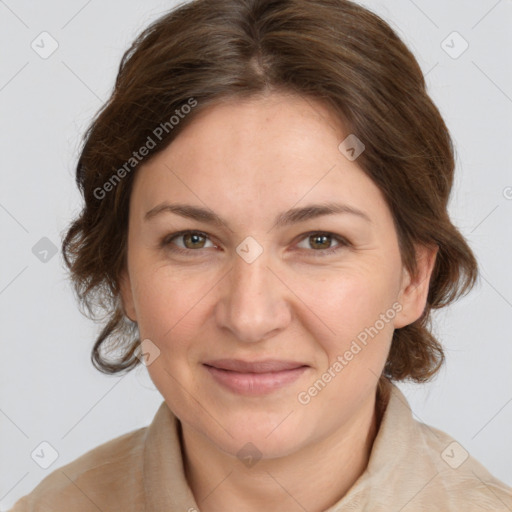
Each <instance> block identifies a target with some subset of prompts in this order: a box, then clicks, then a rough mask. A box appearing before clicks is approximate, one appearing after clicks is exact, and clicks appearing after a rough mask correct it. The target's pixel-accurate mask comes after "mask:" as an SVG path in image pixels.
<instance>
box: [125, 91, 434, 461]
mask: <svg viewBox="0 0 512 512" xmlns="http://www.w3.org/2000/svg"><path fill="white" fill-rule="evenodd" d="M347 135H349V134H348V133H345V132H344V129H343V126H341V125H340V124H339V122H337V120H336V119H334V118H333V117H332V116H331V114H330V112H329V111H328V110H327V109H326V108H325V107H324V106H322V105H321V104H320V103H316V102H314V101H311V100H308V101H305V100H304V99H302V98H300V97H297V96H291V95H290V96H287V95H281V94H276V93H274V94H272V95H270V96H267V97H265V98H259V99H255V100H251V101H243V102H242V101H236V102H232V103H222V104H217V105H215V106H213V107H209V108H208V109H207V110H204V111H203V112H201V113H200V114H199V115H198V117H196V119H194V121H193V122H191V124H190V125H188V126H187V127H186V128H185V130H184V131H183V132H182V133H181V134H180V135H179V136H178V137H177V138H176V139H175V140H174V141H173V142H172V144H171V145H169V146H168V147H167V148H166V149H165V150H164V151H162V152H161V153H159V154H158V155H156V156H155V157H154V158H153V159H152V160H150V161H148V162H147V163H146V164H144V165H143V166H142V167H140V168H139V169H138V171H137V175H136V177H135V181H134V184H133V190H132V196H131V202H130V216H129V236H128V265H127V271H126V273H125V275H124V277H123V281H122V298H123V305H124V308H125V311H126V314H127V315H128V316H129V317H130V318H131V319H132V320H134V321H136V322H137V323H138V327H139V332H140V337H141V340H150V341H149V342H147V341H146V342H144V343H146V344H148V343H149V345H147V347H150V348H149V349H148V352H149V353H150V356H149V357H150V360H149V363H150V364H149V365H148V371H149V373H150V376H151V378H152V380H153V382H154V383H155V386H156V387H157V388H158V389H159V391H160V392H161V393H162V395H163V397H164V399H165V400H166V402H167V404H168V405H169V407H170V408H171V410H172V411H173V412H174V414H175V415H176V416H177V417H178V418H179V419H180V420H181V421H182V423H183V424H184V425H185V426H186V427H187V428H191V429H193V430H194V431H196V432H199V433H201V434H202V435H204V436H205V437H206V438H207V439H208V440H210V441H211V442H212V443H213V444H214V445H215V446H217V447H218V448H219V449H221V450H223V451H224V452H227V453H231V454H236V453H237V452H238V450H240V448H241V447H242V446H243V445H245V443H247V442H252V443H253V444H254V445H255V446H257V447H258V449H259V450H260V451H261V452H262V453H263V454H264V456H265V457H278V456H282V455H286V454H289V453H292V452H294V451H297V450H299V449H301V448H303V447H306V446H308V445H310V444H312V443H315V442H317V441H320V440H322V439H326V438H328V437H329V436H330V435H332V434H333V433H335V432H336V431H339V430H340V429H343V428H346V427H347V425H349V424H350V422H352V421H354V418H357V416H358V412H359V410H360V408H361V407H362V404H364V403H368V399H369V397H371V396H372V394H374V393H375V389H376V385H377V381H378V377H379V376H380V375H381V372H382V369H383V367H384V364H385V361H386V358H387V355H388V352H389V348H390V343H391V338H392V334H393V330H394V329H395V328H399V327H402V326H404V325H407V324H409V323H411V322H413V321H414V320H416V319H417V318H418V317H419V316H420V314H421V313H422V311H423V308H424V306H425V300H426V293H427V291H428V276H429V275H430V272H431V269H432V266H433V258H432V257H431V254H430V253H428V254H427V253H424V252H419V253H418V254H419V255H420V256H421V255H422V254H426V257H425V258H423V259H421V260H420V265H419V268H420V273H419V279H418V281H414V280H413V279H411V277H410V276H409V274H408V273H407V272H406V271H405V270H404V268H402V264H401V258H400V252H399V247H398V240H397V234H396V231H395V228H394V224H393V218H392V216H391V213H390V211H389V209H388V207H387V205H386V203H385V200H384V198H383V196H382V194H381V193H380V191H379V189H378V188H377V186H376V185H375V184H374V183H373V181H372V180H371V179H370V178H368V177H367V176H366V175H365V174H364V172H363V171H362V170H361V169H360V168H359V167H358V165H357V159H356V160H354V161H350V160H349V159H347V158H346V156H345V155H344V154H342V153H341V152H340V150H339V149H338V146H339V144H340V142H341V141H342V140H343V139H345V137H347ZM178 204H179V205H186V206H189V207H194V208H203V209H207V210H208V212H209V214H210V215H202V216H197V215H196V216H195V217H196V218H194V216H193V212H194V210H193V209H192V208H188V209H187V208H181V210H177V209H176V208H174V211H173V205H174V206H175V205H178ZM327 204H336V205H339V208H338V210H339V211H338V212H337V213H330V214H328V213H326V212H325V211H323V213H322V211H321V210H319V209H317V210H315V209H313V208H310V207H311V206H312V205H320V206H325V205H327ZM165 205H167V207H166V206H165ZM304 208H309V209H306V210H304V211H302V213H301V212H300V211H299V210H301V209H304ZM148 212H151V213H149V214H148ZM286 212H288V213H286ZM290 212H291V213H290ZM294 212H295V213H294ZM315 212H316V214H315ZM196 213H197V211H196ZM215 219H217V222H215ZM423 262H425V263H424V264H423ZM425 277H427V279H425ZM151 354H153V355H151ZM243 363H246V364H245V366H244V365H243ZM255 363H261V364H255Z"/></svg>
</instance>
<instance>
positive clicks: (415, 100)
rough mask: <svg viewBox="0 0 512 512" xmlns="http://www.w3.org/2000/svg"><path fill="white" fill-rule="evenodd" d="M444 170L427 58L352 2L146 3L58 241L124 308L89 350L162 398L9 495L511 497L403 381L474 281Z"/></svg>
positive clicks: (208, 499)
mask: <svg viewBox="0 0 512 512" xmlns="http://www.w3.org/2000/svg"><path fill="white" fill-rule="evenodd" d="M453 171H454V159H453V151H452V144H451V139H450V136H449V133H448V131H447V128H446V126H445V124H444V122H443V120H442V118H441V116H440V114H439V112H438V110H437V108H436V107H435V105H434V104H433V103H432V101H431V99H430V98H429V97H428V95H427V93H426V91H425V83H424V79H423V75H422V73H421V70H420V68H419V66H418V64H417V62H416V60H415V58H414V57H413V55H412V54H411V52H410V51H409V50H408V49H407V48H406V47H405V46H404V44H403V43H402V42H401V41H400V40H399V38H398V37H397V36H396V34H395V33H394V32H393V31H392V30H391V28H390V27H389V26H388V25H387V24H386V23H385V22H384V21H382V20H381V19H380V18H379V17H377V16H376V15H374V14H372V13H370V12H369V11H367V10H365V9H363V8H362V7H360V6H358V5H356V4H354V3H351V2H348V1H345V0H311V1H308V2H304V1H302V0H218V1H215V2H209V1H208V0H196V1H194V2H191V3H188V4H185V5H183V6H181V7H180V8H178V9H176V10H174V11H172V12H170V13H169V14H167V15H166V16H164V17H162V18H160V19H159V20H157V21H156V22H155V23H153V24H152V25H151V26H150V27H148V28H147V29H146V30H145V31H144V32H143V33H142V34H141V35H140V37H139V38H138V39H137V40H136V41H135V42H134V44H133V45H132V47H131V48H130V49H129V50H128V52H127V53H126V54H125V56H124V57H123V60H122V63H121V66H120V70H119V74H118V77H117V80H116V87H115V90H114V93H113V95H112V97H111V98H110V100H109V101H108V102H107V104H106V105H105V106H104V108H103V109H102V111H101V112H100V113H99V115H98V116H97V118H96V119H95V120H94V122H93V124H92V126H91V127H90V129H89V130H88V132H87V134H86V140H85V144H84V147H83V149H82V153H81V156H80V160H79V162H78V166H77V183H78V185H79V187H80V189H81V191H82V193H83V195H84V200H85V204H84V208H83V210H82V212H81V214H80V216H79V217H78V218H77V219H76V220H75V222H74V223H73V224H72V225H71V226H70V228H69V231H68V233H67V236H66V237H65V239H64V241H63V252H64V255H65V258H66V263H67V265H68V266H69V269H70V271H71V276H72V279H73V280H74V283H75V286H76V289H77V292H78V294H79V296H80V298H81V299H82V301H83V303H84V304H85V305H86V306H88V307H89V309H90V311H93V308H94V307H96V306H97V305H103V306H104V307H105V308H106V310H107V312H108V313H109V320H108V322H107V324H106V325H105V327H104V329H103V331H102V332H101V334H100V336H99V338H98V340H97V341H96V344H95V346H94V349H93V354H92V358H93V362H94V364H95V365H96V367H97V368H98V369H100V370H102V371H104V372H106V373H117V372H123V371H128V370H130V369H132V368H134V367H135V366H136V365H138V364H140V363H141V362H142V363H143V364H145V365H146V366H147V368H148V371H149V374H150V376H151V378H152V380H153V382H154V383H155V385H156V387H157V388H158V390H159V391H160V392H161V394H162V396H163V398H164V402H163V403H162V405H161V407H160V409H159V410H158V412H157V414H156V416H155V418H154V420H153V422H152V423H151V425H150V426H149V427H147V428H142V429H139V430H136V431H134V432H130V433H128V434H125V435H123V436H121V437H119V438H117V439H114V440H112V441H110V442H108V443H106V444H104V445H101V446H99V447H97V448H95V449H94V450H92V451H90V452H88V453H86V454H85V455H83V456H82V457H80V458H78V459H77V460H75V461H73V462H72V463H70V464H68V465H66V466H64V467H62V468H60V469H58V470H56V471H54V472H53V473H52V474H51V475H49V476H48V477H47V478H46V479H45V480H44V481H43V482H41V484H40V485H39V486H38V487H37V488H36V489H35V490H34V491H33V492H32V493H31V494H29V495H28V496H26V497H24V498H22V499H21V500H20V501H19V502H18V503H17V504H16V505H15V506H14V509H13V510H14V511H28V510H41V511H42V510H73V511H89V510H103V511H109V512H110V511H114V510H123V511H126V510H143V509H144V510H147V511H157V510H168V511H178V510H179V511H185V510H188V511H194V510H201V511H202V512H205V511H206V512H213V511H225V510H243V511H253V510H254V511H261V510H265V511H273V510H290V511H291V510H307V511H311V512H313V511H315V512H316V511H317V512H321V511H327V510H328V511H329V512H334V511H344V510H347V511H348V510H371V511H389V510H415V511H421V510H429V511H430V510H443V511H449V510H507V509H509V510H510V509H512V494H511V490H510V488H508V487H507V486H506V485H505V484H504V483H502V482H500V481H499V480H497V479H496V478H494V477H493V476H492V475H491V474H489V472H488V471H487V470H486V469H485V468H484V467H483V466H481V465H480V464H479V463H478V462H477V461H476V460H475V459H473V458H472V457H471V456H470V455H469V454H468V453H467V452H466V450H465V449H464V448H463V447H462V446H461V445H460V444H459V443H457V442H456V441H455V440H453V439H452V438H451V437H450V436H448V435H447V434H445V433H443V432H441V431H439V430H437V429H434V428H431V427H429V426H427V425H424V424H422V423H419V422H417V421H416V420H414V419H413V417H412V413H411V410H410V408H409V406H408V404H407V401H406V399H405V397H404V395H403V394H402V393H401V392H400V391H399V389H398V388H397V387H396V386H394V385H393V381H400V380H405V379H410V380H413V381H416V382H423V381H426V380H428V379H429V378H431V377H432V376H433V375H434V374H435V373H436V372H437V371H438V369H439V368H440V366H441V364H442V362H443V351H442V347H441V346H440V344H439V343H438V341H437V340H436V339H435V337H434V336H433V334H432V333H431V332H430V330H429V325H430V323H429V322H430V315H431V312H432V310H433V309H438V308H441V307H444V306H446V305H448V304H450V303H452V302H453V301H455V300H456V299H457V298H458V297H460V296H461V295H463V294H465V293H467V292H468V291H469V290H470V289H471V287H472V286H473V284H474V282H475V280H476V277H477V263H476V260H475V258H474V255H473V254H472V252H471V249H470V248H469V246H468V245H467V243H466V241H465V240H464V238H463V237H462V235H461V234H460V233H459V231H458V230H457V229H456V227H455V226H454V225H453V224H452V223H451V221H450V219H449V216H448V213H447V203H448V199H449V195H450V191H451V187H452V183H453ZM109 348H110V349H114V348H115V349H116V351H119V350H121V351H122V355H121V357H119V358H118V359H115V358H113V356H112V355H110V357H109V355H108V352H109V351H108V349H109Z"/></svg>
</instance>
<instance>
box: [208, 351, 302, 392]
mask: <svg viewBox="0 0 512 512" xmlns="http://www.w3.org/2000/svg"><path fill="white" fill-rule="evenodd" d="M203 365H204V367H205V368H206V370H207V371H208V372H209V373H210V375H211V376H212V377H213V378H214V380H215V381H216V382H218V383H219V384H221V385H222V386H224V387H225V388H228V389H229V390H230V391H233V392H235V393H238V394H242V395H248V396H254V395H263V394H267V393H271V392H273V391H276V390H278V389H280V388H282V387H284V386H286V385H288V384H291V383H292V382H294V381H295V380H297V379H298V378H299V377H300V376H301V375H302V374H303V373H304V372H305V371H306V370H307V369H308V368H309V366H308V365H305V364H303V363H299V362H296V361H281V360H276V359H266V360H263V361H243V360H241V359H217V360H215V361H207V362H205V363H203Z"/></svg>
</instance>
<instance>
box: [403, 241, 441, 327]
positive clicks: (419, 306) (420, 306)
mask: <svg viewBox="0 0 512 512" xmlns="http://www.w3.org/2000/svg"><path fill="white" fill-rule="evenodd" d="M415 249H416V261H417V272H416V275H415V276H411V275H410V274H409V272H408V271H407V270H406V269H405V268H404V269H403V272H404V273H403V278H402V288H401V290H400V293H399V296H398V302H399V303H400V304H401V306H402V310H401V311H400V313H399V314H398V315H397V316H396V317H395V321H394V327H395V329H399V328H400V327H404V326H406V325H409V324H412V323H413V322H415V321H416V320H418V318H420V317H421V315H422V314H423V311H424V310H425V306H426V304H427V297H428V290H429V285H430V277H431V275H432V272H433V270H434V266H435V262H436V257H437V253H438V250H439V247H438V246H437V245H436V246H434V247H427V246H424V245H421V246H416V247H415Z"/></svg>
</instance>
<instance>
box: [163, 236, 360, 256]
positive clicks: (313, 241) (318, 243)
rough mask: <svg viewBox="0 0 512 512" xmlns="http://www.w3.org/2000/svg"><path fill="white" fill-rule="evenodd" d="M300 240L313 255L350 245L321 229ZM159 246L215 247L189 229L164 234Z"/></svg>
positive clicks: (179, 249) (182, 250)
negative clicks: (335, 243) (333, 242)
mask: <svg viewBox="0 0 512 512" xmlns="http://www.w3.org/2000/svg"><path fill="white" fill-rule="evenodd" d="M175 240H177V241H181V244H179V243H178V244H177V243H175V242H174V241H175ZM301 240H302V241H301V242H300V243H306V244H307V245H310V246H311V247H313V249H312V250H311V249H309V247H306V248H304V247H300V246H299V245H297V247H299V248H300V249H301V250H306V251H308V252H310V253H312V254H313V256H314V257H317V256H320V257H321V256H327V255H329V254H332V253H334V252H336V251H339V250H341V249H343V248H344V247H348V246H350V245H351V244H350V242H349V241H348V240H346V239H345V238H343V237H340V236H338V235H335V234H333V233H328V232H322V231H312V232H310V233H304V234H303V235H301ZM333 240H335V241H336V242H337V245H335V246H334V247H331V244H332V241H333ZM207 242H209V243H210V244H211V245H210V246H206V243H207ZM160 246H161V247H162V248H165V249H166V250H170V251H172V252H175V253H180V254H187V255H190V254H191V253H193V252H197V253H201V251H200V250H199V249H205V248H206V249H207V248H211V247H217V246H216V245H214V244H213V243H212V242H211V240H210V239H209V236H208V235H207V234H206V233H203V232H201V231H190V230H189V231H179V232H178V233H172V234H171V235H168V236H166V237H165V238H164V239H163V240H162V241H161V243H160Z"/></svg>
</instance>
